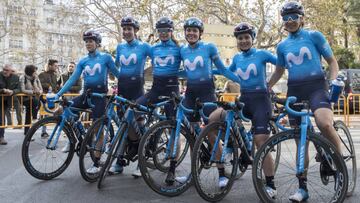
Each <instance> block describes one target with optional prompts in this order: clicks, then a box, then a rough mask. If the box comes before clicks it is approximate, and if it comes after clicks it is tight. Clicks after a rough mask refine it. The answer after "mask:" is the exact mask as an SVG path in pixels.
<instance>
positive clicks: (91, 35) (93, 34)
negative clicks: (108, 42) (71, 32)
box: [83, 29, 102, 44]
mask: <svg viewBox="0 0 360 203" xmlns="http://www.w3.org/2000/svg"><path fill="white" fill-rule="evenodd" d="M87 39H92V40H94V41H95V42H96V43H98V44H101V40H102V37H101V35H100V33H99V32H97V31H95V30H93V29H89V30H86V31H85V32H84V33H83V40H84V41H85V40H87Z"/></svg>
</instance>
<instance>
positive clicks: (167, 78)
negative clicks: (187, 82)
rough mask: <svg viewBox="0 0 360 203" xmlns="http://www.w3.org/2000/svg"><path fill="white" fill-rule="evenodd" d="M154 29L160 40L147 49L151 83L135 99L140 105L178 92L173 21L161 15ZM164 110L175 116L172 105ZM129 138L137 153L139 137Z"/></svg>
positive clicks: (154, 101)
mask: <svg viewBox="0 0 360 203" xmlns="http://www.w3.org/2000/svg"><path fill="white" fill-rule="evenodd" d="M156 30H157V32H158V34H159V39H160V42H159V43H157V44H155V45H154V46H152V47H151V48H150V51H149V52H150V57H151V60H152V68H153V85H152V87H151V90H150V91H149V92H148V93H147V94H145V95H144V96H141V97H140V98H138V99H137V101H136V102H137V103H139V104H141V105H146V104H148V103H157V102H160V101H161V100H160V99H159V96H171V93H172V92H175V93H176V94H179V82H178V76H177V74H178V72H179V67H180V63H181V59H180V47H179V44H178V42H177V40H176V39H175V37H174V35H173V30H174V23H173V21H172V20H171V19H170V18H168V17H162V18H160V19H159V20H158V21H157V22H156ZM142 51H145V50H142ZM165 110H166V115H167V116H168V117H174V116H175V110H174V107H173V106H171V105H169V106H165ZM138 120H139V119H138ZM140 125H141V123H140ZM133 135H136V134H133ZM129 139H131V140H130V142H129V143H130V144H131V145H132V146H131V149H134V153H137V148H138V145H139V141H140V138H139V137H130V134H129ZM120 168H122V166H121V162H117V163H116V164H114V166H113V167H112V168H111V169H110V171H111V170H112V169H113V170H114V171H119V169H120ZM133 175H134V176H136V177H139V176H141V173H140V171H139V170H137V171H136V173H133Z"/></svg>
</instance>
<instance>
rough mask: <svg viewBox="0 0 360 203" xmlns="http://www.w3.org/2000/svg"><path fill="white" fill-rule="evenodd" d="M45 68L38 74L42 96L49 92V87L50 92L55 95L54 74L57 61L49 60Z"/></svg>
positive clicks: (55, 79)
mask: <svg viewBox="0 0 360 203" xmlns="http://www.w3.org/2000/svg"><path fill="white" fill-rule="evenodd" d="M46 67H47V68H45V70H44V72H42V73H40V74H39V79H40V82H41V86H42V89H43V91H44V94H46V93H48V91H49V87H51V89H52V91H53V92H54V93H56V92H57V91H58V85H57V74H56V70H57V68H58V61H57V60H54V59H49V62H48V63H47V66H46Z"/></svg>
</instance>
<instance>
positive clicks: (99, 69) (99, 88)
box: [57, 51, 119, 96]
mask: <svg viewBox="0 0 360 203" xmlns="http://www.w3.org/2000/svg"><path fill="white" fill-rule="evenodd" d="M108 70H110V71H111V73H112V74H114V75H115V76H116V77H118V76H119V71H118V70H117V69H116V66H115V63H114V61H113V59H112V57H111V56H110V55H109V54H107V53H103V52H100V51H96V52H95V53H89V54H88V55H87V56H85V57H84V58H82V59H81V60H80V62H79V63H78V64H77V66H76V68H75V71H74V73H73V74H72V75H71V77H70V78H69V80H68V81H67V82H66V83H65V85H64V87H63V88H61V90H60V91H59V92H58V93H57V94H58V95H59V96H61V95H62V94H64V93H65V92H67V91H68V90H69V89H70V87H71V86H73V85H74V83H75V82H76V81H77V80H78V79H79V78H80V76H81V74H82V75H83V89H84V90H87V89H91V90H92V91H93V92H100V93H105V92H107V89H108Z"/></svg>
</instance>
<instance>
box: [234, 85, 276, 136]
mask: <svg viewBox="0 0 360 203" xmlns="http://www.w3.org/2000/svg"><path fill="white" fill-rule="evenodd" d="M240 101H241V102H243V103H244V104H245V106H244V109H243V113H244V116H245V117H246V118H248V119H251V123H252V127H253V129H254V135H256V134H269V133H270V129H269V125H268V124H269V121H270V118H271V115H272V108H271V100H270V97H269V94H268V93H264V92H247V93H242V94H241V97H240Z"/></svg>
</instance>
